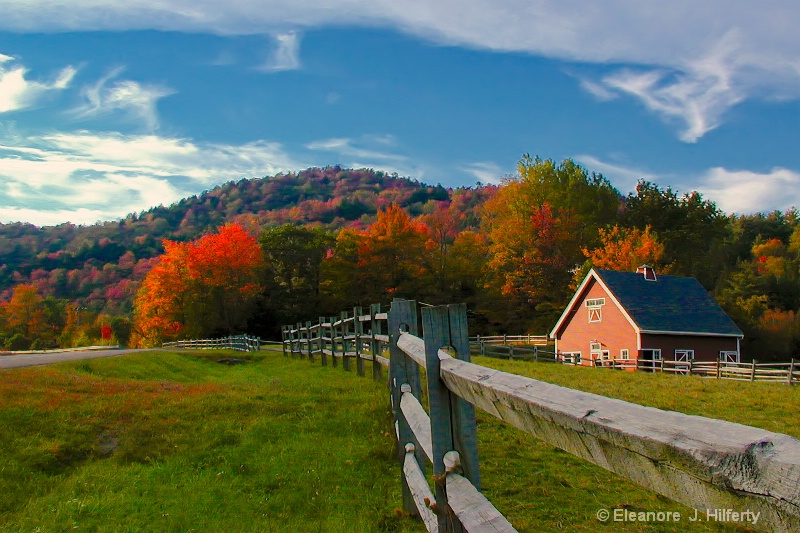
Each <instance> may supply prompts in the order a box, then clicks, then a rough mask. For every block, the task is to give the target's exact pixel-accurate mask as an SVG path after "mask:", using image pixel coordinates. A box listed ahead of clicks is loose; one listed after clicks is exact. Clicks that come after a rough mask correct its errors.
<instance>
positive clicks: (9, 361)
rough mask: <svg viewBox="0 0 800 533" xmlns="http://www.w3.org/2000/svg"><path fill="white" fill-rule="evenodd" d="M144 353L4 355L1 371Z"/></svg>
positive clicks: (102, 352) (0, 365) (103, 351)
mask: <svg viewBox="0 0 800 533" xmlns="http://www.w3.org/2000/svg"><path fill="white" fill-rule="evenodd" d="M143 351H145V350H87V351H74V352H54V353H37V354H25V355H3V356H0V369H4V368H20V367H23V366H37V365H49V364H51V363H61V362H63V361H80V360H81V359H98V358H100V357H115V356H118V355H125V354H128V353H135V352H143Z"/></svg>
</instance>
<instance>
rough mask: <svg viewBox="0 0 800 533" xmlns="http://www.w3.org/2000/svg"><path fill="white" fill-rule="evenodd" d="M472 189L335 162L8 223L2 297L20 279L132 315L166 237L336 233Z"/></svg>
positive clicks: (1, 253) (0, 236) (471, 201)
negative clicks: (98, 216) (85, 215)
mask: <svg viewBox="0 0 800 533" xmlns="http://www.w3.org/2000/svg"><path fill="white" fill-rule="evenodd" d="M470 191H471V190H469V189H466V190H461V191H453V190H448V189H445V188H443V187H441V186H436V187H431V186H427V185H424V184H422V183H419V182H416V181H413V180H410V179H407V178H401V177H398V176H396V175H389V174H386V173H383V172H379V171H374V170H371V169H361V170H348V169H342V168H341V167H338V166H337V167H326V168H311V169H308V170H305V171H302V172H299V173H288V174H278V175H276V176H269V177H264V178H259V179H247V180H241V181H238V182H230V183H226V184H224V185H221V186H219V187H216V188H214V189H213V190H211V191H207V192H204V193H203V194H201V195H199V196H192V197H190V198H186V199H184V200H181V201H180V202H177V203H175V204H172V205H170V206H168V207H165V206H159V207H155V208H153V209H150V210H148V211H144V212H142V213H138V214H136V213H133V214H129V215H128V216H127V217H125V218H124V219H122V220H117V221H108V222H104V223H99V224H95V225H92V226H76V225H74V224H69V223H67V224H60V225H58V226H47V227H37V226H34V225H31V224H22V223H14V224H0V258H2V259H1V260H2V263H0V301H2V300H7V299H8V298H9V296H10V291H11V289H12V288H13V287H14V286H15V285H18V284H20V283H32V284H34V285H35V286H36V287H37V289H38V290H39V293H40V295H42V296H53V297H55V298H65V299H68V300H70V301H77V302H79V304H80V305H81V306H84V307H87V308H89V309H91V310H92V311H95V312H108V313H111V314H125V313H128V312H130V310H131V307H130V306H131V298H132V295H133V294H134V293H135V289H136V287H137V286H138V282H140V281H141V280H142V279H143V277H144V275H145V274H146V273H147V271H148V270H149V269H150V267H151V266H152V263H153V258H155V257H156V256H158V255H159V254H161V253H162V252H163V246H162V244H161V242H162V240H163V239H171V240H178V241H185V240H191V239H194V238H197V237H198V236H200V235H202V234H203V233H206V232H208V231H210V230H212V229H214V228H216V227H218V226H220V225H222V224H224V223H226V222H232V221H239V222H243V223H245V225H247V226H252V225H257V226H259V227H269V226H273V225H279V224H284V223H287V222H291V223H297V224H309V225H317V226H321V227H325V228H328V229H339V228H342V227H345V226H363V225H366V224H368V223H369V222H371V220H372V219H374V215H375V213H376V212H377V210H378V209H379V208H380V207H383V206H386V205H389V204H391V203H397V204H399V205H400V206H402V207H404V208H406V209H407V210H408V211H409V213H412V214H420V213H422V212H423V210H425V208H426V207H425V206H426V204H427V203H428V202H431V201H447V200H449V199H451V198H452V196H453V195H454V194H459V192H460V193H461V196H462V197H467V196H469V198H468V199H467V198H465V200H466V201H465V202H464V209H465V210H470V209H471V208H472V207H474V205H475V203H480V201H481V195H475V198H473V197H472V196H473V195H471V194H469V192H470ZM465 193H466V194H465ZM473 220H474V218H473Z"/></svg>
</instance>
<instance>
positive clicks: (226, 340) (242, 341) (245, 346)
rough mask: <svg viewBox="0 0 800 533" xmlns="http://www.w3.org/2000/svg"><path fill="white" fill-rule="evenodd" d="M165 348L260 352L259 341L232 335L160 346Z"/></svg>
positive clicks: (245, 336) (254, 338) (174, 342)
mask: <svg viewBox="0 0 800 533" xmlns="http://www.w3.org/2000/svg"><path fill="white" fill-rule="evenodd" d="M162 346H163V347H165V348H193V349H198V350H210V349H223V348H226V349H231V350H236V351H239V352H258V351H260V350H261V339H259V338H258V337H249V336H247V335H233V336H230V337H220V338H216V339H193V340H181V341H173V342H165V343H163V344H162Z"/></svg>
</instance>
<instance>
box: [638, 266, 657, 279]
mask: <svg viewBox="0 0 800 533" xmlns="http://www.w3.org/2000/svg"><path fill="white" fill-rule="evenodd" d="M636 273H637V274H643V275H644V279H646V280H647V281H658V280H657V279H656V271H655V270H653V267H651V266H648V265H642V266H640V267H639V268H637V269H636Z"/></svg>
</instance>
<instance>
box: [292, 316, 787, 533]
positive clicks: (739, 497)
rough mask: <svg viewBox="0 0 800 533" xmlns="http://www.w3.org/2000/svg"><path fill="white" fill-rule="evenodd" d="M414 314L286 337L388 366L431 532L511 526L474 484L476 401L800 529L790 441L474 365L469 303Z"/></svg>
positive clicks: (529, 426)
mask: <svg viewBox="0 0 800 533" xmlns="http://www.w3.org/2000/svg"><path fill="white" fill-rule="evenodd" d="M421 314H422V316H421V319H422V320H421V322H422V327H421V328H420V327H419V324H418V314H417V305H416V303H415V302H413V301H405V300H395V301H394V302H393V303H392V307H391V309H390V311H389V312H388V313H382V312H381V311H380V307H379V306H372V307H371V308H370V312H369V313H366V314H365V313H362V311H361V310H360V309H358V308H357V309H355V310H354V313H353V315H352V316H349V315H348V314H347V313H342V315H341V316H340V317H332V318H321V319H320V321H319V322H318V323H317V324H312V323H311V322H306V323H305V324H297V325H296V326H285V327H284V328H283V331H282V334H283V353H284V355H286V356H290V355H291V356H295V357H296V356H300V357H308V359H309V360H311V361H315V360H316V359H317V358H319V360H320V361H321V363H322V364H328V358H330V361H331V362H332V364H334V365H337V364H338V361H339V360H341V361H342V366H343V367H344V368H345V369H346V370H349V369H352V362H353V361H354V362H355V365H356V370H357V371H358V373H359V374H360V375H364V361H368V360H371V361H373V363H378V364H373V365H372V370H373V377H374V378H376V379H384V378H383V377H382V373H381V372H382V368H385V367H388V369H389V376H388V377H389V379H388V381H389V388H390V396H391V404H392V408H393V411H394V414H395V420H396V424H395V427H396V433H397V438H398V441H397V443H398V459H399V461H400V465H401V470H402V472H403V474H402V476H401V479H402V486H403V502H404V506H405V509H406V510H407V511H408V512H410V513H412V514H414V515H418V516H419V517H420V518H421V519H422V520H423V521H424V523H425V525H426V527H427V529H428V531H430V532H438V533H442V532H450V531H467V532H470V533H475V532H481V533H483V532H495V533H496V532H512V531H516V530H515V529H514V528H513V526H512V525H511V524H510V523H509V522H508V520H506V518H505V517H503V515H501V514H500V513H499V512H498V511H497V510H496V509H495V508H494V507H493V506H492V505H491V503H489V501H488V500H487V499H486V498H485V497H484V496H483V495H482V494H481V493H480V473H479V463H478V450H477V445H476V433H477V430H476V424H475V411H474V409H475V407H478V408H480V409H482V410H484V411H486V412H487V413H488V414H490V415H493V416H495V417H497V418H499V419H501V420H503V421H505V422H507V423H509V424H511V425H512V426H515V427H517V428H519V429H521V430H523V431H527V432H529V433H531V434H533V435H534V436H536V437H537V438H539V439H541V440H543V441H545V442H547V443H548V444H551V445H554V446H556V447H558V448H561V449H563V450H565V451H567V452H569V453H572V454H574V455H576V456H578V457H581V458H583V459H585V460H588V461H590V462H592V463H594V464H596V465H599V466H601V467H603V468H606V469H608V470H610V471H612V472H614V473H616V474H618V475H620V476H622V477H625V478H628V479H630V480H632V481H634V482H636V483H638V484H640V485H642V486H644V487H646V488H648V489H651V490H653V491H655V492H657V493H659V494H662V495H664V496H666V497H668V498H670V499H672V500H674V501H677V502H680V503H682V504H684V505H687V506H688V507H692V508H694V509H698V510H700V511H701V512H706V511H708V510H710V509H712V510H714V509H724V510H726V511H727V510H730V512H738V513H744V512H746V511H749V512H750V513H759V520H758V522H757V524H755V527H757V528H759V529H762V530H764V531H778V532H787V533H788V532H796V531H800V441H798V440H797V439H795V438H793V437H790V436H787V435H783V434H779V433H773V432H769V431H766V430H763V429H759V428H754V427H750V426H744V425H740V424H734V423H731V422H725V421H722V420H716V419H709V418H704V417H698V416H691V415H685V414H682V413H676V412H672V411H662V410H659V409H655V408H651V407H644V406H641V405H637V404H632V403H628V402H624V401H622V400H617V399H613V398H607V397H604V396H599V395H596V394H590V393H586V392H581V391H576V390H572V389H568V388H566V387H561V386H557V385H552V384H549V383H544V382H541V381H537V380H534V379H530V378H526V377H523V376H518V375H515V374H509V373H506V372H501V371H498V370H493V369H489V368H486V367H482V366H479V365H476V364H473V363H471V362H470V347H469V337H468V335H467V326H466V324H467V322H466V308H465V306H463V305H450V306H441V307H424V308H422V313H421ZM420 329H421V331H422V333H423V335H422V336H421V337H420V336H418V335H419V331H420ZM387 349H388V352H389V358H386V357H384V355H385V352H386V350H387ZM421 368H422V369H424V370H425V372H426V375H427V379H426V380H425V381H424V382H425V384H426V385H425V390H424V391H423V390H422V385H421V383H422V380H421V379H420V369H421ZM424 393H425V394H426V395H427V400H428V405H429V412H430V414H428V413H427V412H425V410H424V409H423V407H422V398H423V394H424ZM428 461H429V462H430V463H431V464H432V465H433V479H434V487H433V489H431V487H430V485H429V484H428V482H427V480H426V478H425V473H424V472H425V467H426V466H427V462H428Z"/></svg>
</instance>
